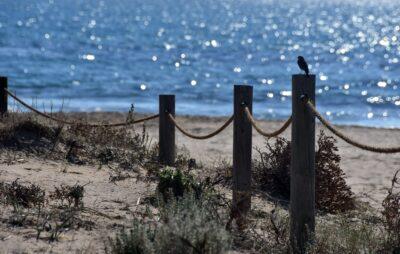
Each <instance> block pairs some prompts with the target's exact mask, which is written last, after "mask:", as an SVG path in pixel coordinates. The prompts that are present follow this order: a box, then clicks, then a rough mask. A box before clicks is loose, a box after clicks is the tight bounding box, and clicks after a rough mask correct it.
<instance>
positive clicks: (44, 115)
mask: <svg viewBox="0 0 400 254" xmlns="http://www.w3.org/2000/svg"><path fill="white" fill-rule="evenodd" d="M5 91H6V92H7V93H8V95H10V96H11V97H12V98H13V99H14V100H16V101H17V102H19V103H21V104H22V105H23V106H24V107H26V108H27V109H29V110H31V111H32V112H34V113H36V114H38V115H40V116H42V117H44V118H47V119H50V120H52V121H55V122H58V123H62V124H66V125H81V126H88V127H120V126H127V125H132V124H138V123H141V122H145V121H148V120H151V119H155V118H157V117H158V116H159V115H158V114H157V115H152V116H149V117H145V118H142V119H139V120H136V121H131V122H120V123H112V124H87V123H79V122H75V121H67V120H63V119H60V118H56V117H53V116H51V115H48V114H46V113H43V112H41V111H39V110H37V109H35V108H34V107H31V106H29V105H28V104H27V103H26V102H24V101H23V100H21V99H20V98H18V97H17V96H16V95H14V94H13V93H11V92H10V91H8V90H7V89H5Z"/></svg>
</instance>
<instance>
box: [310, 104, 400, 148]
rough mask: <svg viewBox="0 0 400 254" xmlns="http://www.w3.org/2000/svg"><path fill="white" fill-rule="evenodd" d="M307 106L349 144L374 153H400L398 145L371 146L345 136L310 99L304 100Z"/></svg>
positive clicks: (327, 126)
mask: <svg viewBox="0 0 400 254" xmlns="http://www.w3.org/2000/svg"><path fill="white" fill-rule="evenodd" d="M306 103H307V107H308V108H309V109H310V110H311V111H312V112H313V113H314V114H315V116H316V117H317V118H318V120H319V121H320V122H321V123H322V124H323V125H324V126H325V127H326V128H328V129H329V130H330V131H331V132H332V133H333V134H335V135H336V136H338V137H339V138H341V139H342V140H344V141H345V142H347V143H348V144H350V145H353V146H355V147H358V148H360V149H362V150H366V151H370V152H374V153H387V154H389V153H400V147H376V146H371V145H365V144H362V143H360V142H357V141H355V140H354V139H352V138H351V137H349V136H346V135H345V134H344V133H342V132H341V131H339V130H338V129H337V128H336V127H335V126H333V125H332V124H331V123H329V122H328V120H326V119H325V118H324V117H323V116H322V115H321V114H320V113H319V112H318V110H317V109H316V108H315V106H314V105H313V104H312V102H311V101H310V100H308V101H306Z"/></svg>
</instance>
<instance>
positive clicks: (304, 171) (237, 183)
mask: <svg viewBox="0 0 400 254" xmlns="http://www.w3.org/2000/svg"><path fill="white" fill-rule="evenodd" d="M315 83H316V78H315V75H311V74H310V75H293V76H292V114H291V116H290V117H289V118H288V119H287V120H286V121H285V122H284V123H283V125H282V126H281V127H280V128H279V129H277V130H275V131H272V132H267V131H265V130H263V129H262V128H261V127H260V126H259V125H258V124H257V121H256V119H254V117H253V115H252V113H251V112H252V105H253V87H252V86H247V85H235V86H234V100H233V109H234V114H233V115H232V116H230V117H229V119H228V120H227V121H226V122H224V123H223V124H222V126H220V127H219V128H217V129H216V130H215V131H213V132H211V133H208V134H206V135H196V134H193V133H190V132H189V131H188V130H186V129H185V128H183V127H182V126H181V125H180V124H179V123H178V121H177V120H176V119H175V95H171V94H169V95H167V94H163V95H160V97H159V113H158V114H156V115H152V116H148V117H145V118H142V119H138V120H135V121H130V122H129V121H127V122H119V123H109V124H86V123H79V122H76V121H68V120H64V119H59V118H57V117H54V116H51V115H49V114H47V113H44V112H41V111H39V110H37V109H36V108H34V107H32V106H30V105H28V104H27V103H26V102H24V101H23V100H21V99H20V98H18V97H17V96H16V95H15V94H13V93H11V92H10V91H9V90H8V89H7V87H8V81H7V78H6V77H0V116H1V115H4V114H6V113H7V107H8V106H7V105H8V101H7V100H8V99H7V98H8V96H10V97H12V98H14V99H15V101H17V102H19V103H20V104H22V105H23V106H24V107H26V108H27V109H29V110H31V111H32V112H34V113H36V114H38V115H40V116H42V117H44V118H47V119H50V120H52V121H55V122H58V123H62V124H67V125H82V126H88V127H119V126H127V125H132V124H137V123H141V122H145V121H148V120H152V119H156V118H158V120H159V126H158V129H159V140H158V141H159V143H158V145H159V149H158V150H159V151H158V152H159V154H158V159H159V162H160V163H161V164H163V165H166V166H174V165H175V160H176V143H175V130H176V129H178V130H179V131H180V132H181V133H182V134H183V135H185V136H187V137H189V138H192V139H197V140H205V139H209V138H212V137H215V136H216V135H218V134H220V133H221V132H222V131H224V130H225V129H226V128H227V127H228V126H229V125H230V124H233V137H232V138H233V154H232V157H233V160H232V161H233V169H232V179H233V187H232V192H233V194H232V207H233V208H234V209H237V212H238V214H240V216H246V215H247V214H248V212H249V211H250V208H251V195H247V194H246V195H243V193H251V179H252V176H251V171H252V148H253V147H252V130H253V129H255V130H256V131H257V132H258V133H259V134H260V135H262V136H264V137H267V138H272V137H277V136H279V135H281V134H282V133H283V132H284V131H285V130H287V129H288V128H289V126H290V125H291V131H292V132H291V134H292V135H291V167H290V175H291V183H290V189H291V190H290V193H291V195H290V223H291V225H290V240H291V245H292V249H293V250H300V252H298V253H305V250H306V246H308V244H310V243H311V244H312V236H313V234H314V232H315V213H316V211H315V179H316V175H315V168H316V167H315V119H318V120H319V121H320V122H321V123H322V124H323V126H325V127H326V128H327V129H329V130H330V131H331V132H332V133H333V134H334V135H336V136H337V137H339V138H341V139H342V140H344V141H345V142H347V143H348V144H350V145H352V146H355V147H357V148H360V149H362V150H366V151H370V152H375V153H384V154H393V153H400V147H377V146H372V145H366V144H362V143H360V142H358V141H356V140H355V139H354V138H351V137H349V136H348V135H345V134H344V133H343V132H341V131H340V130H338V129H337V128H336V127H335V126H334V125H332V124H331V123H330V122H329V121H328V120H326V119H325V118H324V117H323V116H322V115H321V114H320V113H319V112H318V110H317V109H316V107H315V106H314V104H313V102H315ZM305 98H307V100H305ZM0 119H1V118H0ZM296 253H297V251H296Z"/></svg>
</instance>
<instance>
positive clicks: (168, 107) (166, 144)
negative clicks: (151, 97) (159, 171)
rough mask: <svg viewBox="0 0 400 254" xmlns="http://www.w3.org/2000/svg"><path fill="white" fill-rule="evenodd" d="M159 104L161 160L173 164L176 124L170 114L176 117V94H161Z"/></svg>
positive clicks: (165, 163) (166, 163)
mask: <svg viewBox="0 0 400 254" xmlns="http://www.w3.org/2000/svg"><path fill="white" fill-rule="evenodd" d="M159 106H160V107H159V114H160V117H159V154H158V155H159V160H160V163H162V164H164V165H168V166H172V165H173V164H174V163H175V125H174V124H173V123H172V121H171V120H170V119H169V117H168V114H171V115H173V116H174V117H175V95H160V97H159Z"/></svg>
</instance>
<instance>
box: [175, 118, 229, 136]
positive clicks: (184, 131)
mask: <svg viewBox="0 0 400 254" xmlns="http://www.w3.org/2000/svg"><path fill="white" fill-rule="evenodd" d="M168 117H169V119H170V120H171V121H172V123H173V124H174V125H175V127H176V128H177V129H178V130H179V131H180V132H181V133H182V134H183V135H185V136H187V137H189V138H193V139H200V140H202V139H209V138H212V137H214V136H216V135H218V134H219V133H220V132H222V131H223V130H225V129H226V127H228V126H229V125H230V124H231V123H232V122H233V115H232V116H231V117H230V118H229V119H228V120H227V121H226V122H225V123H224V124H223V125H222V126H221V127H219V128H218V129H217V130H215V131H213V132H211V133H210V134H207V135H195V134H192V133H189V132H188V131H186V130H185V129H184V128H183V127H182V126H180V125H179V124H178V122H177V121H176V120H175V118H174V117H173V116H172V115H171V114H168Z"/></svg>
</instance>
